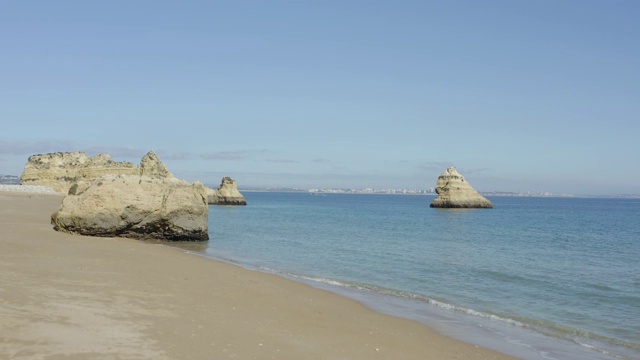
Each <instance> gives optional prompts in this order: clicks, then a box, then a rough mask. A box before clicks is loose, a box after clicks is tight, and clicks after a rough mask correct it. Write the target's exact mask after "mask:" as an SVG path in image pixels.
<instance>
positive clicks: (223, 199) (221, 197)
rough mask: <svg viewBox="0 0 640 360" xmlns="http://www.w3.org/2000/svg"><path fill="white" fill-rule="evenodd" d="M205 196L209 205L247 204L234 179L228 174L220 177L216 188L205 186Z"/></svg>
mask: <svg viewBox="0 0 640 360" xmlns="http://www.w3.org/2000/svg"><path fill="white" fill-rule="evenodd" d="M207 198H208V202H209V205H247V200H245V198H244V196H243V195H242V194H241V193H240V191H238V185H237V184H236V181H235V180H233V179H232V178H230V177H228V176H225V177H223V178H222V183H221V184H220V186H218V189H217V190H213V189H209V188H207Z"/></svg>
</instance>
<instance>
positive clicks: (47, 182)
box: [20, 151, 173, 194]
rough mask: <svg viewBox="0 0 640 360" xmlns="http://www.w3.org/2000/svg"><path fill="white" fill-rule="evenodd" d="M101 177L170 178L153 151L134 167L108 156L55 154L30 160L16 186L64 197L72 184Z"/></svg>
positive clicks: (35, 156) (76, 153)
mask: <svg viewBox="0 0 640 360" xmlns="http://www.w3.org/2000/svg"><path fill="white" fill-rule="evenodd" d="M103 175H146V176H156V177H173V174H171V173H170V172H169V170H167V167H166V166H165V165H164V164H163V163H162V162H161V161H160V158H158V155H156V153H155V152H153V151H149V152H148V153H147V154H146V155H145V156H144V157H142V160H140V165H139V166H138V167H136V166H135V165H133V164H132V163H130V162H128V161H121V162H118V161H114V160H113V159H111V156H110V155H109V154H99V155H96V156H93V157H89V156H87V154H85V153H83V152H56V153H49V154H39V155H32V156H30V157H29V159H28V160H27V164H26V165H25V167H24V170H23V172H22V175H21V176H20V184H22V185H41V186H47V187H50V188H52V189H53V190H55V191H57V192H59V193H62V194H66V193H67V192H68V191H69V188H71V186H72V185H73V184H75V183H77V182H79V181H81V180H82V181H92V180H94V179H95V178H97V177H99V176H103Z"/></svg>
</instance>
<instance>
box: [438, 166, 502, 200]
mask: <svg viewBox="0 0 640 360" xmlns="http://www.w3.org/2000/svg"><path fill="white" fill-rule="evenodd" d="M436 193H437V194H438V196H437V197H436V198H435V199H434V200H433V202H432V203H431V205H430V206H431V207H432V208H485V209H491V208H493V204H492V203H491V201H489V200H487V199H486V198H485V197H483V196H482V195H480V194H479V193H478V192H477V191H476V190H475V189H474V188H473V187H471V184H469V183H468V182H466V181H465V180H464V177H463V176H462V175H460V173H459V172H458V170H456V168H455V167H453V166H451V167H449V168H447V170H445V171H444V172H443V173H442V175H440V176H439V177H438V182H437V183H436Z"/></svg>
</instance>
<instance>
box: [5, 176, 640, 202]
mask: <svg viewBox="0 0 640 360" xmlns="http://www.w3.org/2000/svg"><path fill="white" fill-rule="evenodd" d="M0 184H3V185H20V177H19V176H15V175H0ZM205 185H207V186H211V187H212V188H216V187H217V185H209V184H205ZM239 190H240V191H241V192H297V193H299V192H306V193H310V194H353V195H360V194H372V195H413V196H436V195H437V194H436V193H435V191H434V189H433V188H428V189H422V190H421V189H374V188H361V189H351V188H298V187H291V188H289V187H259V186H256V187H250V186H247V187H241V188H239ZM480 194H482V196H513V197H536V198H539V197H548V198H602V199H640V194H612V195H588V194H556V193H551V192H508V191H480Z"/></svg>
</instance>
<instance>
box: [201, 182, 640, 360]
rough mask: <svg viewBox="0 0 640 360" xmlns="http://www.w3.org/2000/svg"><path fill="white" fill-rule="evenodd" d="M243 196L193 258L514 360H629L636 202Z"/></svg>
mask: <svg viewBox="0 0 640 360" xmlns="http://www.w3.org/2000/svg"><path fill="white" fill-rule="evenodd" d="M244 195H245V197H246V199H247V202H248V204H249V205H247V206H211V207H210V214H209V232H210V237H211V240H209V242H208V243H207V245H206V246H205V247H204V248H201V249H200V250H193V251H194V252H196V253H200V254H202V255H204V256H208V257H211V258H215V259H219V260H223V261H226V262H231V263H234V264H238V265H241V266H244V267H247V268H250V269H255V270H258V271H265V272H271V273H275V274H278V275H280V276H283V277H287V278H290V279H293V280H297V281H301V282H305V283H308V284H311V285H313V286H316V287H320V288H323V289H327V290H329V291H333V292H337V293H339V294H341V295H344V296H347V297H351V298H354V299H356V300H358V301H361V302H362V303H364V304H365V305H367V306H369V307H371V308H373V309H374V310H377V311H381V312H385V313H389V314H392V315H395V316H400V317H406V318H410V319H414V320H417V321H420V322H422V323H424V324H426V325H428V326H429V327H431V328H433V329H435V330H436V331H438V332H441V333H444V334H446V335H449V336H452V337H454V338H457V339H460V340H463V341H467V342H470V343H473V344H477V345H481V346H485V347H489V348H492V349H495V350H498V351H501V352H504V353H507V354H510V355H514V356H516V357H518V358H522V359H640V199H604V198H597V199H596V198H594V199H589V198H534V197H489V199H490V200H491V201H492V202H493V204H494V209H433V208H430V207H429V204H430V203H431V201H432V200H433V196H408V195H349V194H324V195H313V194H310V193H272V192H264V193H261V192H246V193H245V194H244Z"/></svg>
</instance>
